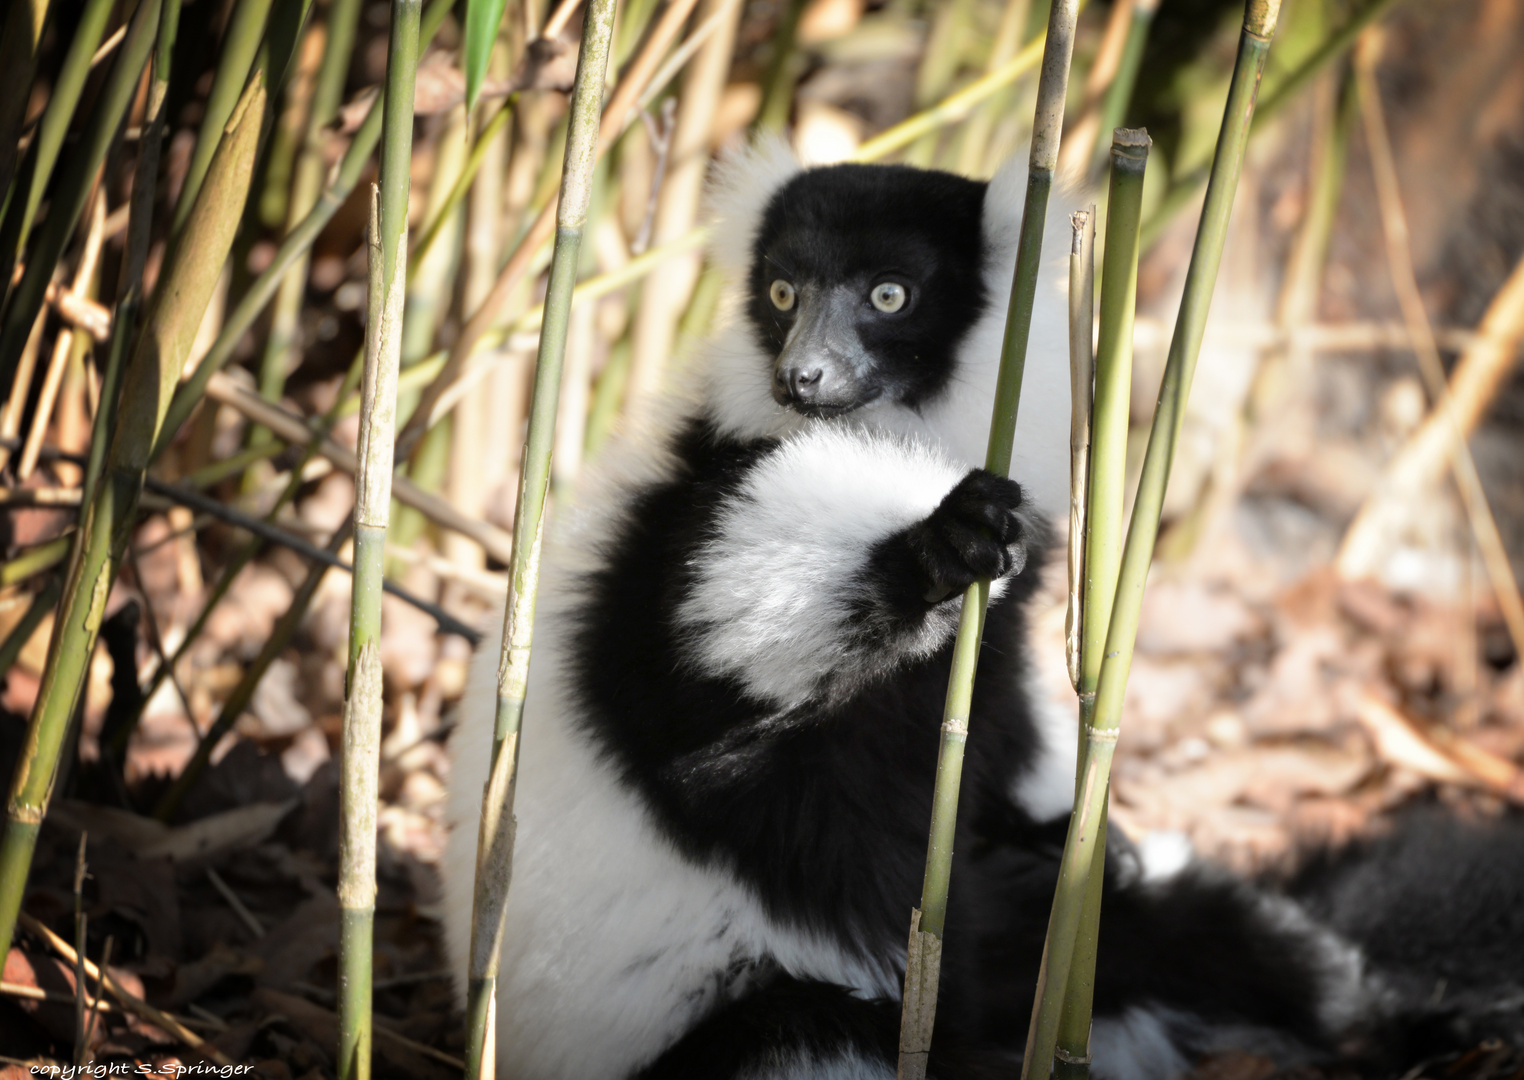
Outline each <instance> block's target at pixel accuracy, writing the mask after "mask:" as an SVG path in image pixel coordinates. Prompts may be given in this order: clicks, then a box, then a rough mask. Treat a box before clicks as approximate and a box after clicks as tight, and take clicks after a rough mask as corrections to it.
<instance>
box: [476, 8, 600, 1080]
mask: <svg viewBox="0 0 1524 1080" xmlns="http://www.w3.org/2000/svg"><path fill="white" fill-rule="evenodd" d="M613 29H614V0H589V3H588V7H587V14H586V17H585V19H584V21H583V26H582V52H581V55H580V56H579V57H578V59H577V77H576V83H575V85H574V87H573V89H572V99H571V116H570V123H569V125H568V128H567V139H566V156H565V159H564V161H563V163H562V167H561V195H560V199H559V202H558V206H557V209H556V246H555V255H554V256H553V257H552V259H551V264H550V281H549V284H548V286H547V288H546V297H545V312H546V316H545V324H544V326H543V327H542V328H541V330H540V348H539V353H538V355H537V357H536V362H535V375H534V393H533V398H532V400H531V404H530V410H529V436H528V440H527V442H526V444H525V447H524V456H523V465H522V467H521V468H520V470H519V499H518V509H517V512H516V513H515V515H514V520H513V567H512V576H511V578H510V584H509V589H508V602H507V604H506V606H505V608H504V611H503V641H502V653H501V656H500V658H499V660H498V678H497V716H496V721H495V724H494V730H493V734H492V766H491V770H490V773H489V776H488V780H487V786H486V790H485V791H484V792H483V793H482V816H481V824H480V829H479V831H478V833H477V855H476V885H475V893H474V897H473V903H472V911H471V961H470V964H471V967H470V972H469V973H468V982H467V998H466V1076H467V1078H468V1080H477V1078H478V1077H481V1076H484V1075H487V1076H490V1075H491V1074H492V1071H493V1067H494V1064H495V1062H496V1060H497V1049H496V1047H495V1046H494V1045H493V1038H492V1033H493V1029H494V1025H493V1023H492V1020H493V1017H494V1016H495V1013H496V993H497V972H498V962H499V955H500V952H501V949H502V941H503V933H504V924H505V916H506V914H507V908H508V889H509V885H510V882H511V880H512V870H513V829H514V819H513V788H514V781H515V779H516V775H517V772H518V740H519V725H520V721H521V720H522V718H523V713H524V696H525V693H526V690H527V688H528V682H529V650H530V646H531V644H532V642H533V636H534V611H535V599H536V595H537V592H538V588H539V574H540V543H541V537H542V535H543V532H544V524H545V522H544V514H545V493H546V490H547V488H548V487H549V484H550V454H551V448H552V446H553V445H554V438H555V424H556V410H557V405H558V398H559V395H560V389H561V363H562V359H563V358H564V356H565V353H566V328H567V322H568V319H569V318H570V315H571V297H572V287H573V285H574V284H575V283H576V278H577V262H578V254H579V248H580V246H581V243H582V230H583V227H584V225H585V224H586V222H587V211H588V204H589V202H590V200H591V197H592V179H593V166H594V164H595V163H596V162H597V159H598V143H599V116H598V113H599V105H600V104H601V102H602V97H603V80H604V75H605V72H606V71H607V68H608V58H609V44H610V40H611V39H612V37H613Z"/></svg>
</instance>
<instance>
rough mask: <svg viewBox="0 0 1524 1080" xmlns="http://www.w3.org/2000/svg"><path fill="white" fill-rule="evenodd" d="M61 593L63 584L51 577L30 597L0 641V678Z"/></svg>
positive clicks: (14, 660)
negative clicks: (16, 619) (29, 601)
mask: <svg viewBox="0 0 1524 1080" xmlns="http://www.w3.org/2000/svg"><path fill="white" fill-rule="evenodd" d="M62 593H63V583H62V582H61V581H59V580H58V578H57V576H56V575H55V576H54V577H51V578H49V579H48V580H47V582H46V583H44V585H43V586H42V588H41V589H39V590H37V592H36V593H35V594H34V595H33V596H32V602H31V603H30V604H28V605H27V609H26V611H25V612H24V613H22V616H21V619H20V621H19V622H17V623H16V625H15V626H13V627H11V631H10V633H8V634H7V635H6V636H5V640H4V641H0V677H3V676H4V675H5V673H6V672H7V671H9V670H10V669H11V665H12V664H14V663H15V662H16V657H18V656H20V655H21V650H22V649H24V648H26V643H27V642H28V641H31V640H32V635H33V634H34V633H36V632H37V628H38V627H39V626H41V625H42V620H43V619H44V618H46V617H47V614H48V612H50V611H52V610H53V605H54V604H56V603H58V597H59V596H60V595H61V594H62Z"/></svg>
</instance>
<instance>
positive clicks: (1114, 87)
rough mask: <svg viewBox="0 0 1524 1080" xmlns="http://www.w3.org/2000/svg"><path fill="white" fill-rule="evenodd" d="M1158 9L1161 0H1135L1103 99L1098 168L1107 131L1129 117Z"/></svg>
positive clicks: (1099, 131)
mask: <svg viewBox="0 0 1524 1080" xmlns="http://www.w3.org/2000/svg"><path fill="white" fill-rule="evenodd" d="M1158 9H1159V0H1136V2H1135V3H1134V4H1133V9H1132V22H1131V23H1130V24H1129V26H1128V28H1127V41H1126V43H1124V44H1123V46H1122V56H1121V59H1120V60H1119V61H1118V62H1117V70H1116V74H1115V75H1114V76H1113V77H1112V79H1111V83H1110V85H1108V86H1107V87H1106V96H1105V97H1104V98H1102V99H1101V111H1100V122H1099V123H1098V124H1097V126H1096V139H1095V150H1094V159H1095V166H1097V167H1098V166H1099V164H1100V162H1101V161H1102V160H1104V155H1105V153H1106V151H1105V145H1106V144H1105V141H1104V140H1105V135H1106V132H1108V131H1113V130H1115V129H1116V128H1118V127H1121V126H1122V124H1123V123H1124V122H1125V121H1126V120H1127V106H1128V105H1129V104H1130V103H1131V101H1132V92H1133V88H1134V87H1135V86H1136V85H1137V82H1138V70H1139V69H1140V68H1141V67H1142V66H1143V48H1144V46H1145V45H1147V44H1148V31H1149V27H1151V26H1152V25H1153V21H1154V13H1155V12H1156V11H1158Z"/></svg>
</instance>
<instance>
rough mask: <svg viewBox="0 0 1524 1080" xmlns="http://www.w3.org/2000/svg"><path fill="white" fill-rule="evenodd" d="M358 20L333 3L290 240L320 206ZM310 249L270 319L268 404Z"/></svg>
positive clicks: (263, 377)
mask: <svg viewBox="0 0 1524 1080" xmlns="http://www.w3.org/2000/svg"><path fill="white" fill-rule="evenodd" d="M359 21H360V0H334V3H333V5H332V6H331V7H330V8H329V9H328V21H327V37H326V40H325V41H324V42H323V59H322V60H321V61H320V62H319V65H318V72H317V78H316V79H315V80H314V82H313V87H312V98H311V100H310V101H309V103H308V108H307V124H306V132H305V135H304V138H303V142H302V148H301V152H300V153H299V154H298V155H297V159H296V165H295V167H294V168H293V170H292V177H291V194H290V196H289V198H288V200H287V204H286V235H287V236H288V237H289V236H290V235H292V234H293V233H294V232H295V231H296V229H297V228H298V227H299V226H300V225H301V223H302V222H303V220H305V219H306V217H307V215H308V214H310V213H312V210H313V208H314V207H315V206H316V205H317V202H318V197H319V195H320V194H321V193H322V189H323V173H324V172H325V171H326V169H327V164H326V162H325V161H324V160H323V143H324V141H325V138H326V132H327V129H328V126H329V124H331V123H332V122H333V118H334V116H335V114H336V113H337V112H338V108H339V105H340V104H341V103H342V101H343V98H344V79H345V76H346V75H348V73H349V61H350V54H351V53H352V52H353V51H354V40H355V28H356V26H357V25H358V24H359ZM308 257H309V253H308V251H307V250H306V249H303V250H301V251H299V252H297V254H296V256H295V258H294V259H293V260H292V262H291V265H290V266H289V267H288V268H287V270H286V272H285V273H284V274H283V275H282V276H281V278H280V284H279V286H278V288H277V293H276V297H275V306H274V310H273V311H272V313H271V316H270V334H269V336H268V337H267V338H266V339H265V351H264V355H263V357H262V359H261V362H260V367H259V392H260V394H261V395H262V396H263V397H264V398H265V399H266V400H268V401H279V400H280V398H281V394H282V393H283V392H284V389H285V385H286V375H287V374H288V373H289V372H290V371H291V370H292V369H293V368H295V366H296V363H295V361H296V359H297V330H298V325H299V322H300V318H301V310H302V303H303V301H304V300H305V298H306V291H307V261H308ZM249 441H250V444H251V445H257V444H259V443H261V442H263V441H265V439H264V429H262V428H259V429H255V431H254V432H252V433H251V434H250V438H249Z"/></svg>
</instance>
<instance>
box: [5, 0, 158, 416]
mask: <svg viewBox="0 0 1524 1080" xmlns="http://www.w3.org/2000/svg"><path fill="white" fill-rule="evenodd" d="M160 3H161V0H143V2H142V3H141V4H140V5H139V6H138V10H137V12H136V13H135V14H134V15H133V17H132V22H131V23H130V24H129V26H128V30H127V37H126V40H124V41H123V42H122V47H121V51H120V52H119V53H118V54H117V58H116V62H115V63H114V64H113V65H112V66H111V73H110V75H109V76H108V77H107V81H106V85H105V87H104V88H103V89H102V91H101V95H100V97H99V99H98V100H97V102H96V104H95V106H94V108H92V109H91V110H90V117H89V120H88V121H87V122H86V124H85V127H84V130H83V131H81V132H80V137H79V142H78V144H77V145H76V147H75V149H74V152H73V153H72V154H71V155H70V157H69V160H68V162H67V163H66V165H65V167H64V169H63V171H62V174H61V176H60V177H59V180H58V184H57V187H56V188H55V190H54V193H53V198H52V199H51V200H50V201H49V207H48V216H47V220H46V221H44V222H43V224H42V227H41V228H40V229H39V230H38V231H37V235H36V237H35V238H34V240H33V243H32V245H31V250H30V252H29V253H28V255H27V260H26V269H25V271H23V273H22V275H21V281H20V282H18V283H17V284H16V287H15V288H14V289H12V290H11V294H10V298H9V301H8V304H7V307H6V310H5V321H4V323H3V325H0V386H9V385H10V383H11V379H12V378H13V376H14V375H15V371H16V365H17V363H18V362H19V360H20V357H21V350H22V348H23V347H24V346H25V343H26V339H27V335H28V334H29V333H30V332H31V328H32V323H33V321H34V320H35V319H36V317H37V312H38V311H39V310H40V309H41V307H42V302H43V295H44V293H45V291H46V289H47V285H48V282H49V281H50V280H52V277H53V268H54V267H55V266H57V265H58V260H59V257H60V256H61V255H62V254H63V250H64V245H65V244H67V243H68V240H69V237H70V236H71V235H72V234H73V232H74V226H75V223H76V222H78V221H79V215H80V214H81V213H82V212H83V211H84V208H85V200H86V199H87V198H88V197H89V193H90V188H91V186H92V185H93V184H94V180H95V176H96V173H97V172H99V171H100V168H101V164H102V162H104V161H105V159H106V151H107V149H108V148H109V147H110V145H111V141H112V139H113V137H114V136H115V134H116V129H117V126H118V125H119V123H120V122H121V118H122V115H123V114H124V113H125V112H126V111H127V107H128V105H130V104H131V102H132V98H133V95H134V94H136V93H137V88H138V82H139V81H140V79H141V78H142V74H143V67H144V65H145V64H147V62H148V55H149V52H150V51H151V50H152V48H153V42H154V31H155V28H156V26H157V24H158V20H159V11H160ZM7 280H8V279H7Z"/></svg>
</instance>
